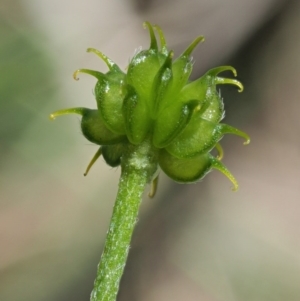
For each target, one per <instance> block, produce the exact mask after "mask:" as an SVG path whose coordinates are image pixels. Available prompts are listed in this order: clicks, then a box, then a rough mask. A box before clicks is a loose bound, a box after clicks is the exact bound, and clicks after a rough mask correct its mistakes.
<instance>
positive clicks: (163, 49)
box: [51, 22, 249, 189]
mask: <svg viewBox="0 0 300 301" xmlns="http://www.w3.org/2000/svg"><path fill="white" fill-rule="evenodd" d="M144 25H145V26H146V27H147V28H148V29H149V32H150V40H151V43H150V48H149V49H147V50H141V51H139V52H138V53H136V54H135V55H134V57H133V58H132V59H131V61H130V63H129V66H128V68H127V72H126V73H125V72H123V71H122V70H121V69H120V68H119V67H118V66H117V65H116V64H115V63H114V62H113V61H111V60H110V59H109V58H108V57H106V56H105V55H104V54H103V53H101V52H100V51H98V50H96V49H93V48H89V49H88V50H87V51H88V52H93V53H95V54H96V55H98V56H99V57H100V58H101V59H102V60H103V61H104V62H105V63H106V65H107V66H108V68H109V71H108V72H107V73H105V74H104V73H101V72H99V71H93V70H88V69H79V70H77V71H76V72H75V73H74V78H75V79H77V74H78V73H79V72H82V73H87V74H90V75H92V76H94V77H96V79H97V83H96V87H95V95H96V101H97V107H98V109H95V110H92V109H87V108H72V109H66V110H60V111H57V112H54V113H53V114H51V118H55V117H56V116H59V115H64V114H71V113H75V114H80V115H82V121H81V129H82V133H83V135H84V136H85V137H86V138H87V139H88V140H89V141H91V142H93V143H95V144H98V145H100V146H101V147H100V149H99V150H98V152H97V153H96V155H95V157H94V158H93V160H92V162H91V163H90V165H89V167H88V169H89V168H90V167H91V166H92V164H93V163H94V162H95V161H96V159H97V158H98V157H99V156H100V155H101V154H102V155H103V157H104V159H105V161H106V162H107V164H109V165H110V166H112V167H115V166H118V165H119V164H120V163H121V161H122V154H123V153H124V151H126V150H128V148H129V147H131V146H132V145H138V144H141V143H143V142H144V141H145V140H146V139H148V141H150V143H151V145H152V147H153V149H154V150H155V152H156V154H157V161H158V165H159V166H160V168H161V169H162V170H163V171H164V172H165V173H166V174H167V175H168V176H169V177H170V178H172V179H173V180H175V181H177V182H181V183H191V182H195V181H197V180H199V179H201V178H203V177H204V176H205V175H206V174H207V173H208V172H209V171H210V170H211V169H213V168H214V169H218V170H219V171H221V172H222V173H224V174H225V175H226V176H227V177H228V178H229V179H230V180H231V181H232V182H233V184H234V188H235V189H236V188H237V186H238V185H237V182H236V180H235V178H234V177H233V176H232V174H231V173H230V172H229V171H228V169H227V168H226V167H225V166H224V165H223V164H222V163H221V159H222V154H223V151H222V148H221V146H220V144H219V141H220V139H221V138H222V137H223V135H224V134H226V133H231V134H235V135H238V136H241V137H244V138H245V139H246V142H245V144H247V143H249V137H248V135H247V134H246V133H244V132H242V131H240V130H238V129H236V128H233V127H231V126H229V125H226V124H223V123H220V121H221V119H222V118H223V116H224V106H223V101H222V98H221V97H220V95H219V93H218V91H217V89H216V86H217V85H220V84H232V85H236V86H237V87H238V88H239V91H240V92H241V91H242V90H243V86H242V84H241V83H240V82H239V81H237V80H235V79H230V78H223V77H219V76H218V75H219V73H221V72H222V71H225V70H230V71H232V73H233V74H234V75H235V76H236V71H235V69H234V68H232V67H230V66H221V67H217V68H214V69H211V70H209V71H208V72H207V73H205V74H204V75H203V76H202V77H200V78H199V79H197V80H195V81H191V80H190V79H189V77H190V74H191V72H192V68H193V62H192V59H191V53H192V51H193V50H194V48H195V47H196V46H197V45H198V43H200V42H201V41H203V40H204V38H203V37H202V36H200V37H198V38H196V39H195V40H194V41H193V42H192V43H191V44H190V45H189V47H188V48H187V49H186V50H185V51H184V52H183V53H182V54H181V55H180V56H179V57H178V58H177V59H175V60H173V51H169V50H168V49H167V46H166V41H165V38H164V35H163V32H162V30H161V29H160V28H159V27H158V26H152V25H151V24H150V23H148V22H145V23H144ZM155 33H156V34H158V36H159V39H160V47H159V46H158V44H157V40H156V37H155ZM214 148H216V149H217V152H218V156H217V157H214V156H212V155H211V154H210V151H211V150H212V149H214Z"/></svg>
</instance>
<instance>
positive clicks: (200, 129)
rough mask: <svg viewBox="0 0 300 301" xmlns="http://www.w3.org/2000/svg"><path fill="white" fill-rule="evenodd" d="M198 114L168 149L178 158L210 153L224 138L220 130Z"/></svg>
mask: <svg viewBox="0 0 300 301" xmlns="http://www.w3.org/2000/svg"><path fill="white" fill-rule="evenodd" d="M197 113H198V112H196V113H195V114H194V115H193V117H192V118H191V121H190V122H189V124H188V125H187V126H186V128H185V129H184V130H183V131H182V133H181V134H180V135H178V136H177V137H176V138H175V139H174V140H173V141H172V143H170V144H169V145H168V146H167V147H166V149H167V151H168V152H169V153H171V154H172V155H173V156H175V157H177V158H188V157H193V156H196V155H200V154H203V153H206V152H209V151H210V150H211V149H212V148H214V146H215V145H216V143H217V142H218V141H219V140H220V139H221V138H222V132H221V131H220V128H219V127H218V126H217V125H216V124H215V123H214V122H211V121H208V120H205V119H203V118H201V115H200V114H197Z"/></svg>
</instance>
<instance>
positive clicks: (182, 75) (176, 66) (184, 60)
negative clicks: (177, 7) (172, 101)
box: [172, 36, 204, 97]
mask: <svg viewBox="0 0 300 301" xmlns="http://www.w3.org/2000/svg"><path fill="white" fill-rule="evenodd" d="M203 41H204V37H203V36H199V37H197V38H196V39H195V40H194V41H193V42H192V43H191V44H190V45H189V46H188V48H187V49H186V50H185V51H184V52H183V53H182V54H181V55H180V56H179V57H178V58H177V59H176V60H175V61H174V63H173V65H172V71H173V89H172V93H173V95H172V96H173V97H174V96H177V95H178V93H179V91H180V90H181V89H182V88H183V86H184V85H186V84H187V82H188V79H189V77H190V75H191V72H192V70H193V63H192V59H191V54H192V52H193V50H194V49H195V48H196V46H197V45H198V44H199V43H201V42H203Z"/></svg>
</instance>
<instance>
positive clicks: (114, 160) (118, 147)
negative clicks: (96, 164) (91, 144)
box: [101, 143, 125, 167]
mask: <svg viewBox="0 0 300 301" xmlns="http://www.w3.org/2000/svg"><path fill="white" fill-rule="evenodd" d="M124 149H125V146H124V144H123V143H118V144H114V145H104V146H102V147H101V152H102V156H103V158H104V160H105V162H106V163H107V164H108V165H109V166H111V167H117V166H119V165H120V164H121V157H122V155H123V153H124Z"/></svg>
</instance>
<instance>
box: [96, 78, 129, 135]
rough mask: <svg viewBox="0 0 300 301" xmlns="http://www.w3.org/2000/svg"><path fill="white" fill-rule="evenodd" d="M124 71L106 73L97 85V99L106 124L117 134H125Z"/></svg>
mask: <svg viewBox="0 0 300 301" xmlns="http://www.w3.org/2000/svg"><path fill="white" fill-rule="evenodd" d="M124 77H125V75H124V74H123V73H110V74H106V75H105V78H103V79H102V80H99V81H98V82H97V84H96V87H95V94H96V100H97V104H98V108H99V111H100V114H101V116H102V118H103V120H104V122H105V124H106V126H107V127H108V128H109V129H110V130H111V131H112V132H114V133H116V134H120V135H122V134H125V121H124V117H123V113H122V105H123V99H124V94H123V83H124Z"/></svg>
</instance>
